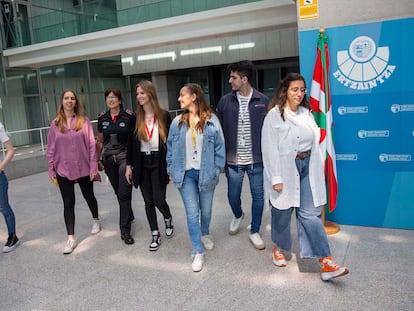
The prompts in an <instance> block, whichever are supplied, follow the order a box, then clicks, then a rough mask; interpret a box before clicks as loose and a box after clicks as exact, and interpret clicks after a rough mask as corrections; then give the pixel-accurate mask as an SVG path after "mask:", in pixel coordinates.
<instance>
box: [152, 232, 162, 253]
mask: <svg viewBox="0 0 414 311" xmlns="http://www.w3.org/2000/svg"><path fill="white" fill-rule="evenodd" d="M160 245H161V234H160V232H159V231H157V230H155V231H152V240H151V244H150V245H149V250H150V251H156V250H157V249H158V248H159V247H160Z"/></svg>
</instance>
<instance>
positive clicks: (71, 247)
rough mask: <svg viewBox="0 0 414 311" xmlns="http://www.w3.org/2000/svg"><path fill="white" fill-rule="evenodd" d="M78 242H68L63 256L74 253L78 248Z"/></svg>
mask: <svg viewBox="0 0 414 311" xmlns="http://www.w3.org/2000/svg"><path fill="white" fill-rule="evenodd" d="M76 245H77V244H76V240H68V241H67V242H66V246H65V249H64V250H63V254H65V255H67V254H70V253H72V252H73V250H74V249H75V247H76Z"/></svg>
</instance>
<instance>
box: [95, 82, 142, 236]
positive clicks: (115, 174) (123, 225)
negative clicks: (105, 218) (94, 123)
mask: <svg viewBox="0 0 414 311" xmlns="http://www.w3.org/2000/svg"><path fill="white" fill-rule="evenodd" d="M105 100H106V105H107V107H108V108H109V110H108V111H106V112H101V113H100V114H99V117H98V135H97V140H96V149H97V154H98V160H99V162H98V164H99V168H100V170H102V169H104V170H105V173H106V175H107V176H108V178H109V181H110V183H111V185H112V187H113V189H114V191H115V194H116V196H117V199H118V202H119V228H120V230H121V239H122V240H123V241H124V242H125V244H134V242H135V241H134V238H133V237H132V236H131V222H132V221H133V220H134V212H133V211H132V206H131V199H132V186H131V185H130V183H129V181H128V180H126V177H125V170H126V156H127V143H128V136H129V134H130V131H133V128H134V127H135V115H134V112H133V111H131V110H129V109H127V110H125V109H124V108H123V105H122V94H121V91H120V90H119V89H114V88H110V89H107V90H106V91H105Z"/></svg>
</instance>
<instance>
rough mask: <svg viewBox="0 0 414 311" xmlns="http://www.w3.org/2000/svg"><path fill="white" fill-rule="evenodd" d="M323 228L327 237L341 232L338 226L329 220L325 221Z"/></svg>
mask: <svg viewBox="0 0 414 311" xmlns="http://www.w3.org/2000/svg"><path fill="white" fill-rule="evenodd" d="M324 228H325V232H326V234H327V235H332V234H335V233H338V232H339V231H340V230H341V229H340V228H339V225H337V224H336V223H334V222H332V221H329V220H325V222H324Z"/></svg>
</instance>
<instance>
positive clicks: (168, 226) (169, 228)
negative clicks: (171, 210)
mask: <svg viewBox="0 0 414 311" xmlns="http://www.w3.org/2000/svg"><path fill="white" fill-rule="evenodd" d="M164 222H165V235H166V236H167V238H171V237H172V236H173V235H174V226H173V222H172V216H171V217H170V218H168V219H164Z"/></svg>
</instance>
